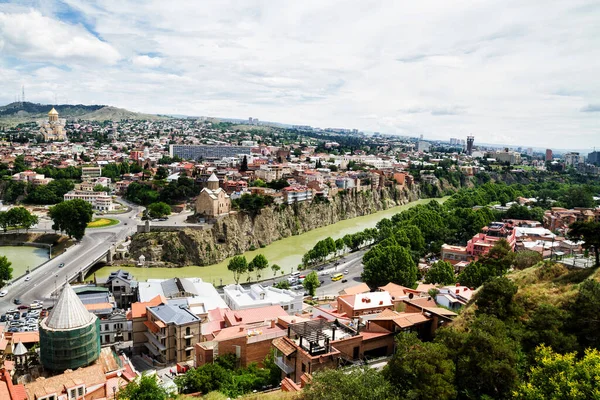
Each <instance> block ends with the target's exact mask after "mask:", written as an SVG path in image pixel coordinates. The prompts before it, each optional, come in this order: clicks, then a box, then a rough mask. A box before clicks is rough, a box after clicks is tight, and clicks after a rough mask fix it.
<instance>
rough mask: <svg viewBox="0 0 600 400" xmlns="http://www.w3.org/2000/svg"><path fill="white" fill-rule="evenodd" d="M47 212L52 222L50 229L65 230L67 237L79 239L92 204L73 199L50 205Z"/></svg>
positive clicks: (91, 213)
mask: <svg viewBox="0 0 600 400" xmlns="http://www.w3.org/2000/svg"><path fill="white" fill-rule="evenodd" d="M48 214H49V215H50V218H51V219H52V222H53V224H52V229H54V230H55V231H61V232H66V234H67V235H69V237H74V238H75V239H77V240H81V238H82V237H83V235H84V234H85V228H86V227H87V225H88V224H89V223H90V222H91V221H92V216H93V215H94V212H93V211H92V205H91V204H90V203H88V202H87V201H85V200H82V199H74V200H67V201H63V202H62V203H59V204H57V205H55V206H54V207H50V210H49V212H48Z"/></svg>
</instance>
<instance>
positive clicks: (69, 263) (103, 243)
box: [0, 206, 142, 313]
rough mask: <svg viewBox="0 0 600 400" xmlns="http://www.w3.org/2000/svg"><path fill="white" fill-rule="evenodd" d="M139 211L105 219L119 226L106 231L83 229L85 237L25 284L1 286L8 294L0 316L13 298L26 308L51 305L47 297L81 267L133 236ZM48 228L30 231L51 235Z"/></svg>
mask: <svg viewBox="0 0 600 400" xmlns="http://www.w3.org/2000/svg"><path fill="white" fill-rule="evenodd" d="M141 210H142V208H141V207H139V206H136V207H135V208H133V209H132V210H131V211H129V212H127V213H123V214H111V215H108V217H110V218H114V219H118V220H119V224H118V225H114V226H110V227H106V228H96V229H87V230H86V235H85V236H84V237H83V239H82V240H81V241H80V242H79V243H77V244H75V245H74V246H71V247H70V248H69V249H68V250H67V251H65V252H64V253H63V254H61V255H58V256H56V257H54V258H53V259H52V260H50V261H48V262H47V263H46V264H44V265H43V266H41V267H39V268H37V269H36V270H34V271H33V272H31V274H29V275H30V276H31V280H30V281H29V282H25V279H24V278H21V279H19V280H17V281H16V282H13V283H12V284H11V285H9V286H5V287H4V290H7V291H8V294H7V295H6V296H5V297H3V298H2V299H0V313H5V312H6V311H7V310H8V309H11V308H14V307H15V305H14V304H13V300H14V299H15V298H19V299H21V301H22V302H23V304H30V303H31V302H33V300H44V306H46V307H47V306H50V305H52V304H53V300H54V299H53V298H51V297H50V295H51V293H52V292H53V291H54V290H55V289H56V288H59V287H60V286H61V285H63V284H64V282H65V280H66V279H67V277H70V276H73V275H74V274H76V273H77V272H79V271H80V268H81V267H82V265H86V264H87V263H89V262H90V260H94V259H96V258H98V257H99V256H100V255H101V254H102V253H104V252H106V250H107V249H108V248H109V247H110V246H111V245H113V244H115V243H118V242H120V241H123V240H124V239H125V238H126V237H127V236H131V235H132V234H133V233H135V231H136V229H137V224H138V222H139V218H137V217H136V214H138V213H139V212H141ZM51 225H52V224H51V221H46V220H42V221H40V223H39V224H38V227H37V229H33V230H32V231H36V232H43V231H44V230H47V231H48V232H51V231H52V228H51ZM61 263H64V267H62V268H59V265H60V264H61Z"/></svg>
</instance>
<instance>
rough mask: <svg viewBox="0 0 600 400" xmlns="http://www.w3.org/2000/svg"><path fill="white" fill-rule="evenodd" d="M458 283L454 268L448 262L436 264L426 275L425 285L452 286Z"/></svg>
mask: <svg viewBox="0 0 600 400" xmlns="http://www.w3.org/2000/svg"><path fill="white" fill-rule="evenodd" d="M454 282H456V278H455V277H454V267H453V266H452V264H450V263H449V262H447V261H438V262H436V263H434V264H433V265H432V266H431V268H429V270H428V271H427V273H426V274H425V283H440V284H442V285H451V284H453V283H454Z"/></svg>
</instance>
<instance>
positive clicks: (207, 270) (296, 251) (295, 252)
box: [86, 197, 448, 285]
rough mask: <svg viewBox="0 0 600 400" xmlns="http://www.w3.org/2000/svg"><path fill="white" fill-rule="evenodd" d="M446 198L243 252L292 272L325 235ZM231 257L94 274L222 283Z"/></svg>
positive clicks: (345, 231) (226, 279) (357, 228)
mask: <svg viewBox="0 0 600 400" xmlns="http://www.w3.org/2000/svg"><path fill="white" fill-rule="evenodd" d="M447 198H448V197H444V198H440V199H421V200H416V201H413V202H410V203H408V204H405V205H401V206H396V207H391V208H388V209H386V210H383V211H379V212H376V213H373V214H369V215H365V216H361V217H356V218H351V219H345V220H343V221H340V222H337V223H334V224H331V225H328V226H324V227H321V228H317V229H314V230H310V231H308V232H305V233H302V234H299V235H295V236H289V237H286V238H283V239H280V240H277V241H275V242H273V243H271V244H270V245H267V246H265V247H264V248H259V249H256V250H252V251H246V252H244V253H243V255H244V256H246V258H247V259H248V260H251V259H252V258H254V256H256V255H257V254H263V255H264V256H265V257H266V258H267V260H269V264H271V265H272V264H278V265H279V266H281V267H282V269H283V271H284V272H285V273H289V272H290V271H291V270H292V268H293V269H294V270H295V269H296V268H297V266H298V264H300V262H301V261H302V256H303V255H304V253H306V252H307V251H308V250H310V249H311V248H312V247H313V246H314V245H315V243H317V242H318V241H319V240H322V239H325V238H327V237H332V238H333V239H338V238H341V237H343V236H344V235H346V234H351V233H356V232H359V231H362V230H364V229H366V228H374V227H375V225H376V224H377V222H379V221H380V220H382V219H383V218H390V217H392V216H393V215H395V214H397V213H399V212H401V211H404V210H406V209H408V208H411V207H414V206H416V205H418V204H426V203H428V202H430V201H431V200H436V201H438V202H440V203H443V202H444V201H445V200H446V199H447ZM229 259H230V258H227V259H225V260H222V261H220V262H218V263H214V264H212V265H207V266H202V267H199V266H185V267H179V268H162V267H152V268H141V267H130V266H128V267H123V266H121V267H119V266H115V267H103V268H101V269H99V270H97V271H95V274H96V277H98V278H105V277H108V276H109V275H110V273H111V272H113V271H116V270H118V269H126V270H127V271H129V272H131V273H132V274H133V276H134V277H135V278H136V279H137V280H139V281H145V280H147V279H167V278H173V277H181V278H185V277H200V278H202V279H204V280H205V281H207V282H211V283H215V284H216V285H219V284H227V283H232V282H233V277H232V274H231V272H230V271H228V270H227V264H228V262H229ZM91 275H93V272H92V273H91V274H90V275H88V278H86V279H89V276H91ZM269 277H272V271H271V270H270V269H267V270H266V271H263V278H269Z"/></svg>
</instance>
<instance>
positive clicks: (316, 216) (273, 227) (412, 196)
mask: <svg viewBox="0 0 600 400" xmlns="http://www.w3.org/2000/svg"><path fill="white" fill-rule="evenodd" d="M418 198H419V193H418V188H417V187H415V188H414V189H413V190H409V189H404V190H392V189H388V188H385V189H382V190H376V191H365V192H360V193H340V194H338V195H337V196H335V197H334V198H333V199H331V200H330V201H319V202H317V201H313V202H310V203H308V202H305V203H298V204H293V205H281V206H275V207H267V208H264V209H263V210H261V212H260V213H259V214H258V215H255V216H251V215H248V214H245V213H236V214H231V215H229V216H227V217H224V218H222V219H220V220H219V221H218V222H216V223H215V224H214V225H213V227H212V229H208V230H191V229H186V230H182V231H174V232H150V233H139V234H137V235H135V237H134V238H133V242H132V244H131V247H130V253H131V256H132V257H133V258H134V259H137V258H138V257H139V256H140V255H142V254H143V255H144V256H145V257H146V261H149V262H150V263H151V265H161V266H182V265H210V264H214V263H218V262H220V261H222V260H224V259H225V258H227V257H231V256H233V255H235V254H240V253H243V252H245V251H248V250H251V249H253V248H259V247H262V246H266V245H268V244H270V243H272V242H274V241H276V240H279V239H282V238H285V237H288V236H292V235H298V234H301V233H304V232H307V231H310V230H312V229H316V228H320V227H323V226H327V225H330V224H334V223H336V222H339V221H341V220H345V219H349V218H354V217H359V216H363V215H368V214H371V213H374V212H377V211H380V210H385V209H387V208H390V207H394V206H396V205H402V204H406V203H408V202H410V201H413V200H417V199H418Z"/></svg>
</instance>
